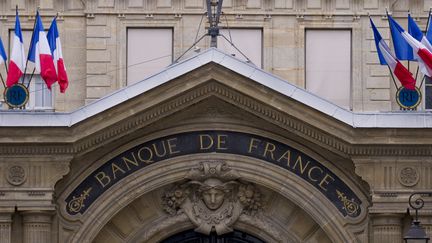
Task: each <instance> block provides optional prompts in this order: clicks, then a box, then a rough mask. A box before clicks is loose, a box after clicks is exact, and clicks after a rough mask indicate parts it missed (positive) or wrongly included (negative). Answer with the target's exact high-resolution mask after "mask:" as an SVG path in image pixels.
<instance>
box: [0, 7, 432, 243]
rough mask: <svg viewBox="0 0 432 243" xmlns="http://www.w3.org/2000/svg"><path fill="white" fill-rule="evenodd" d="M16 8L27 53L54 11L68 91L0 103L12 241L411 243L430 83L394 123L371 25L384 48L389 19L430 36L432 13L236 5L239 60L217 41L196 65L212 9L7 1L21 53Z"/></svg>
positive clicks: (431, 119) (430, 211)
mask: <svg viewBox="0 0 432 243" xmlns="http://www.w3.org/2000/svg"><path fill="white" fill-rule="evenodd" d="M16 5H18V10H19V13H20V17H21V24H22V28H23V30H24V37H28V38H27V39H29V38H30V36H31V31H28V30H31V28H32V26H33V21H34V12H35V9H36V8H37V7H40V12H41V15H42V17H43V21H44V25H45V28H47V27H48V26H49V23H50V21H51V19H52V18H53V17H54V16H55V15H56V14H57V13H58V20H59V29H60V37H61V39H62V44H63V55H64V58H65V62H66V68H67V70H68V74H69V80H70V84H69V85H70V86H69V88H68V90H67V91H66V94H60V93H59V92H58V87H56V86H54V89H53V91H52V92H48V90H46V88H44V86H43V85H44V84H43V82H42V81H41V80H39V79H40V78H39V77H38V74H37V73H36V75H35V78H34V80H33V81H32V83H31V84H30V86H29V87H30V102H29V105H27V107H26V108H25V109H22V110H8V108H7V107H6V105H3V108H4V110H2V111H1V112H0V134H1V136H0V144H1V145H0V170H1V172H0V206H1V207H0V219H1V220H0V225H1V227H0V241H1V242H14V243H15V242H16V243H28V242H41V243H42V242H44V243H45V242H101V243H102V242H103V243H106V242H188V240H189V241H192V239H195V240H196V239H208V238H212V237H213V238H212V239H216V238H224V237H225V238H224V239H228V238H229V239H232V240H235V239H237V240H238V241H239V242H240V240H243V241H246V242H311V243H312V242H376V243H378V242H380V243H381V242H383V243H385V242H392V243H393V242H402V238H403V235H404V233H405V232H406V231H407V229H408V228H409V226H410V223H411V220H412V213H413V212H412V211H411V214H409V213H407V207H409V206H408V198H409V196H410V195H411V194H412V193H414V192H430V191H431V189H432V160H431V155H432V140H431V137H432V130H431V127H432V115H431V113H430V112H429V111H428V108H429V107H428V87H429V86H428V85H429V83H428V82H429V81H425V82H424V83H423V84H422V85H420V84H421V80H420V79H419V81H418V86H419V89H420V90H421V91H422V93H423V98H422V102H421V105H420V106H419V107H418V108H417V111H400V108H399V105H398V104H397V103H396V101H395V100H396V98H395V95H396V90H397V88H398V86H399V84H398V83H396V85H395V84H393V81H392V80H391V77H390V76H389V73H388V70H387V68H386V67H383V66H380V65H379V61H378V58H377V55H376V51H375V46H374V42H373V34H372V31H371V29H370V25H369V17H368V16H369V15H370V16H371V18H373V20H374V21H375V23H376V24H377V26H378V27H379V30H380V32H381V33H382V34H383V36H384V38H386V39H389V36H390V33H389V30H388V27H387V19H386V16H385V11H386V8H387V9H388V10H389V11H390V12H391V14H392V15H393V16H394V17H395V18H396V19H397V20H399V21H401V22H402V21H405V20H406V13H407V10H408V9H409V10H410V11H411V14H412V16H413V17H415V18H416V20H417V21H418V22H419V24H420V26H422V27H423V28H424V27H425V26H426V22H427V16H428V12H429V7H430V5H432V1H426V0H425V1H343V0H334V1H324V0H322V1H320V0H308V1H296V0H274V1H266V0H231V1H229V0H225V1H224V8H223V12H224V15H223V17H222V18H221V20H222V21H221V25H222V26H223V28H222V29H221V33H222V34H223V35H224V36H225V37H226V38H227V39H229V40H232V41H233V43H234V44H235V45H236V47H238V48H239V49H240V50H241V51H242V52H243V53H244V54H245V55H242V54H241V53H240V52H238V51H236V50H235V48H232V47H231V46H230V44H229V43H228V42H227V41H226V40H224V39H223V37H222V38H220V39H219V40H218V49H216V48H209V40H208V37H205V38H204V39H203V40H202V41H201V42H198V44H197V47H196V48H194V49H193V50H192V51H189V52H187V53H186V54H185V55H184V56H181V55H182V54H183V53H184V52H185V51H186V50H187V49H188V48H189V47H191V46H192V44H193V43H194V42H195V41H196V40H198V39H199V38H200V37H201V36H202V35H203V34H204V33H205V31H206V28H207V27H208V23H207V22H206V21H205V18H203V15H204V12H205V11H206V10H205V2H204V1H201V0H197V1H195V0H181V1H172V0H149V1H142V0H129V1H127V0H124V1H123V0H120V1H114V0H112V1H111V0H98V1H96V0H94V1H79V0H72V1H54V0H40V1H26V0H22V1H16V0H7V1H3V2H0V35H1V37H2V40H3V42H4V44H5V47H6V49H7V50H9V51H10V48H11V47H10V41H9V40H10V33H11V32H13V28H14V17H15V13H14V11H15V6H16ZM26 30H27V32H26ZM236 38H238V39H236ZM237 40H239V41H237ZM8 53H9V52H8ZM179 57H181V58H180V59H179V60H177V59H178V58H179ZM405 64H407V65H408V63H405ZM29 70H32V66H31V65H30V66H29ZM410 70H411V71H412V72H413V73H415V70H416V64H415V63H412V62H411V64H410ZM2 74H3V77H4V76H5V75H4V71H3V72H2ZM38 80H39V81H38ZM24 82H25V81H24ZM420 86H421V87H420ZM424 200H425V205H424V207H423V208H422V209H421V210H420V211H419V212H420V215H419V218H420V221H421V224H422V225H423V226H424V227H425V230H426V232H427V233H428V234H429V236H430V235H431V234H432V198H431V197H428V196H427V195H424Z"/></svg>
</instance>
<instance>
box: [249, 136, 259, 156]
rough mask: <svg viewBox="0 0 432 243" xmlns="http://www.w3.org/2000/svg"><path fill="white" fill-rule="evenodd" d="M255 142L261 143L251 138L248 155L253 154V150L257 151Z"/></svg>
mask: <svg viewBox="0 0 432 243" xmlns="http://www.w3.org/2000/svg"><path fill="white" fill-rule="evenodd" d="M255 142H261V140H259V139H256V138H251V140H250V143H249V151H248V153H252V148H254V149H257V148H258V145H257V144H255Z"/></svg>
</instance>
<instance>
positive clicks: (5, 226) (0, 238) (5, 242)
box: [0, 213, 12, 243]
mask: <svg viewBox="0 0 432 243" xmlns="http://www.w3.org/2000/svg"><path fill="white" fill-rule="evenodd" d="M11 226H12V214H11V213H0V243H11V242H12V239H11V232H12V231H11V230H12V227H11Z"/></svg>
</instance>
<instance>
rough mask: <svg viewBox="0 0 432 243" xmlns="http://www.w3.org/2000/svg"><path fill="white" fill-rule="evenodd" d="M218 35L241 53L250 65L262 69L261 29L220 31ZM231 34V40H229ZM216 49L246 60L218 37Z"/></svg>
mask: <svg viewBox="0 0 432 243" xmlns="http://www.w3.org/2000/svg"><path fill="white" fill-rule="evenodd" d="M220 33H221V34H222V35H224V36H225V37H226V38H227V39H228V40H230V39H232V42H233V43H234V45H235V46H236V47H237V48H238V49H239V50H240V51H241V52H243V53H244V54H245V55H246V56H247V57H248V58H249V59H250V60H251V62H252V63H254V64H255V65H256V66H258V67H262V29H229V30H228V29H222V30H220ZM230 34H231V38H230ZM218 48H219V49H221V50H223V51H224V52H226V53H230V54H233V55H235V56H236V57H237V58H239V59H242V60H246V59H245V58H244V57H243V55H242V54H240V53H239V52H238V51H237V50H236V49H235V48H234V47H233V46H232V45H231V44H230V43H229V42H228V41H227V40H225V38H223V37H222V36H219V37H218Z"/></svg>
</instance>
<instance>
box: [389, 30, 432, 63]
mask: <svg viewBox="0 0 432 243" xmlns="http://www.w3.org/2000/svg"><path fill="white" fill-rule="evenodd" d="M395 28H396V30H397V31H398V32H399V33H400V34H401V35H402V37H403V38H404V39H405V40H406V42H408V44H409V45H410V46H411V47H412V49H413V53H415V54H416V55H417V56H418V57H419V58H420V59H421V61H423V63H424V64H425V65H426V66H427V67H428V68H430V69H432V53H431V52H430V51H429V50H428V49H427V47H426V46H425V45H424V44H423V43H421V42H420V41H418V40H416V39H415V38H414V37H412V36H411V35H410V34H409V33H408V32H407V31H405V30H404V29H403V28H402V27H401V26H400V25H399V24H398V23H396V21H395Z"/></svg>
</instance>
